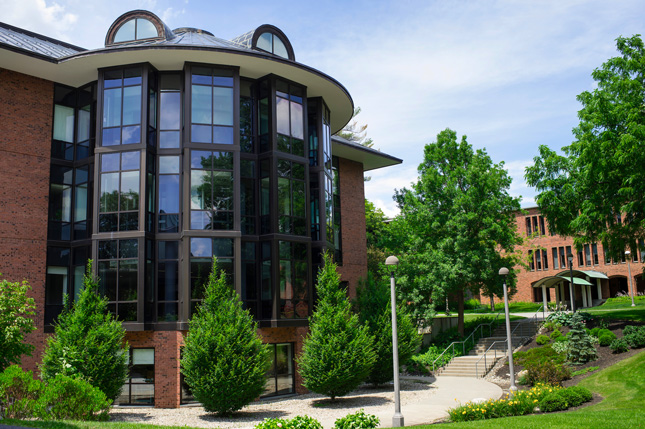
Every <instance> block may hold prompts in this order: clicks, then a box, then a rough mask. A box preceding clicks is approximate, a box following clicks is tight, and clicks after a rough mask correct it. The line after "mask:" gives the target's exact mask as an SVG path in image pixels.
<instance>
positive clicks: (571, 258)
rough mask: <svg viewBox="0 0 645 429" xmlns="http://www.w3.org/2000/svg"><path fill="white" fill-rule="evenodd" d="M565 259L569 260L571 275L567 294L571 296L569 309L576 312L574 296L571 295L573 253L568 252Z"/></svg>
mask: <svg viewBox="0 0 645 429" xmlns="http://www.w3.org/2000/svg"><path fill="white" fill-rule="evenodd" d="M567 259H568V260H569V275H570V276H571V282H569V296H570V298H571V311H572V312H574V313H575V312H576V298H575V296H574V295H573V290H574V289H573V255H572V254H571V253H569V254H568V255H567Z"/></svg>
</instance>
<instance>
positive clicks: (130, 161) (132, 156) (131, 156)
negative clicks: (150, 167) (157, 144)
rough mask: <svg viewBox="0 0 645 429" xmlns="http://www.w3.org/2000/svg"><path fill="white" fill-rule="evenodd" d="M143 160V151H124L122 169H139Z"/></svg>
mask: <svg viewBox="0 0 645 429" xmlns="http://www.w3.org/2000/svg"><path fill="white" fill-rule="evenodd" d="M140 160H141V152H138V151H134V152H122V154H121V170H138V169H139V162H140Z"/></svg>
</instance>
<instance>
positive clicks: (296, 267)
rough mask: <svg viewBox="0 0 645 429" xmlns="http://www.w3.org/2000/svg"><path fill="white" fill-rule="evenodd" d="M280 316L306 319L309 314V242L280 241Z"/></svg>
mask: <svg viewBox="0 0 645 429" xmlns="http://www.w3.org/2000/svg"><path fill="white" fill-rule="evenodd" d="M279 249H280V317H281V318H283V319H305V318H307V317H308V316H309V288H308V286H307V272H308V269H307V268H308V266H307V256H308V252H307V244H305V243H294V242H289V241H280V242H279Z"/></svg>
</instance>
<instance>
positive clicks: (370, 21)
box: [0, 0, 645, 216]
mask: <svg viewBox="0 0 645 429" xmlns="http://www.w3.org/2000/svg"><path fill="white" fill-rule="evenodd" d="M133 9H146V10H149V11H151V12H153V13H155V14H157V15H158V16H159V17H160V18H161V19H162V20H163V21H164V22H165V23H166V24H167V25H168V26H169V27H170V28H178V27H196V28H200V29H203V30H207V31H210V32H211V33H213V34H214V35H216V36H218V37H221V38H224V39H229V40H230V39H232V38H234V37H236V36H238V35H241V34H243V33H245V32H247V31H249V30H251V29H255V28H257V27H258V26H260V25H262V24H273V25H275V26H276V27H278V28H280V29H281V30H282V31H283V32H284V33H285V34H286V35H287V37H288V38H289V40H290V42H291V44H292V45H293V48H294V52H295V55H296V59H297V61H298V62H301V63H304V64H307V65H309V66H312V67H314V68H316V69H318V70H320V71H322V72H324V73H326V74H328V75H330V76H332V77H334V78H335V79H337V80H338V81H339V82H341V83H342V84H343V85H344V86H345V87H346V88H347V89H348V91H349V92H350V94H351V95H352V98H353V100H354V104H355V105H356V106H360V107H361V110H362V111H361V113H360V114H359V115H358V116H357V117H356V121H357V123H358V124H367V125H368V127H367V136H368V137H370V138H372V139H373V141H374V148H376V149H379V150H381V151H382V152H385V153H388V154H390V155H393V156H396V157H398V158H400V159H402V160H403V163H402V164H400V165H397V166H393V167H388V168H384V169H380V170H375V171H371V172H369V173H368V174H369V176H371V180H370V181H369V182H366V185H365V186H366V188H365V193H366V198H367V199H369V200H371V201H372V202H374V203H375V204H376V206H377V207H379V208H381V209H382V210H383V211H384V213H385V214H386V215H388V216H394V215H396V213H397V212H398V209H397V207H396V204H395V203H394V201H393V199H392V196H393V195H394V192H395V189H401V188H403V187H409V186H410V184H411V183H413V182H415V181H416V180H417V167H418V165H419V163H420V162H421V160H422V157H423V148H424V146H425V145H426V144H428V143H431V142H434V141H436V136H437V134H438V133H439V132H440V131H442V130H444V129H446V128H451V129H453V130H455V131H456V132H457V134H458V136H462V135H466V136H467V138H468V142H469V143H470V144H471V145H472V146H473V147H474V148H475V149H485V150H486V152H487V153H488V154H489V155H490V157H491V158H492V160H493V162H495V163H500V162H504V163H505V168H506V169H507V170H508V172H509V174H510V175H511V177H512V178H513V184H512V185H511V188H510V190H509V192H510V194H511V195H513V196H518V197H519V196H521V197H522V206H523V207H532V206H535V199H534V198H535V191H534V190H533V189H531V188H529V187H528V186H527V185H526V183H525V182H524V177H523V176H524V169H525V168H526V166H527V165H531V163H532V160H533V158H534V157H535V156H536V155H537V153H538V147H539V145H547V146H549V147H551V148H552V149H560V148H561V147H563V146H567V145H568V144H570V143H571V142H572V140H573V136H572V133H571V130H572V129H573V128H574V127H575V126H576V125H577V123H578V120H577V112H578V110H579V109H580V107H581V106H580V104H579V103H578V101H577V100H576V96H577V95H578V94H580V93H581V92H583V91H586V90H593V88H594V81H593V79H592V78H591V72H592V71H593V70H594V69H595V68H597V67H600V66H601V65H602V63H603V62H605V61H606V60H607V59H609V58H611V57H612V56H616V55H617V52H616V43H615V39H616V38H617V37H619V36H626V37H628V36H632V35H634V34H642V33H643V32H644V25H645V24H644V20H643V18H644V17H645V1H643V0H612V1H607V0H579V1H576V0H543V1H542V0H532V1H525V0H515V1H514V0H500V1H494V0H477V1H475V0H463V1H450V0H444V1H438V0H388V1H380V0H359V1H353V0H325V1H316V2H314V1H303V0H300V1H287V0H272V1H255V0H246V1H244V2H242V3H238V2H224V1H216V0H211V1H208V0H174V1H168V0H127V1H126V0H110V1H105V0H103V1H94V0H56V1H51V0H0V11H2V12H0V21H2V22H5V23H8V24H11V25H14V26H17V27H22V28H25V29H28V30H31V31H34V32H37V33H40V34H44V35H46V36H49V37H53V38H56V39H59V40H63V41H66V42H69V43H72V44H75V45H78V46H81V47H84V48H87V49H95V48H100V47H102V46H103V45H104V42H105V34H106V33H107V30H108V28H109V27H110V25H111V24H112V22H114V20H115V19H116V18H118V17H119V16H120V15H121V14H123V13H125V12H127V11H129V10H133Z"/></svg>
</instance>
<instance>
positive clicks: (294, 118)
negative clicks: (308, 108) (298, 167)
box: [278, 101, 304, 155]
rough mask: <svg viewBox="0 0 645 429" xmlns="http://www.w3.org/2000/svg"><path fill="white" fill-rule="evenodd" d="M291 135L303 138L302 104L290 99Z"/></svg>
mask: <svg viewBox="0 0 645 429" xmlns="http://www.w3.org/2000/svg"><path fill="white" fill-rule="evenodd" d="M278 132H279V131H278ZM291 136H292V137H295V138H297V139H303V138H304V125H303V117H302V104H299V103H295V102H293V101H291ZM297 155H302V153H298V154H297Z"/></svg>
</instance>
